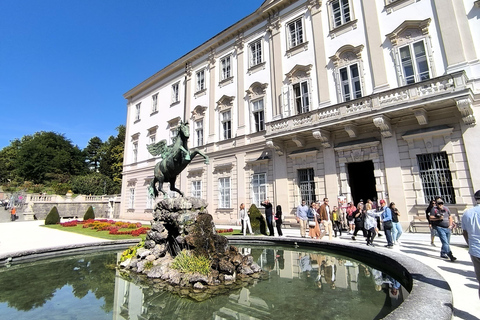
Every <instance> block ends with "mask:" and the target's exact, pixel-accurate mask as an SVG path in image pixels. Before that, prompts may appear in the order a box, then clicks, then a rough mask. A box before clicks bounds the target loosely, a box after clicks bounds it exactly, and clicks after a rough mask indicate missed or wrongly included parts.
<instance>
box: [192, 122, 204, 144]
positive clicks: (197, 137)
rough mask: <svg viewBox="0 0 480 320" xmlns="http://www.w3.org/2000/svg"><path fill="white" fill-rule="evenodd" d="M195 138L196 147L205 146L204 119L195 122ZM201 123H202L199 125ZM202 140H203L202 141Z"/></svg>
mask: <svg viewBox="0 0 480 320" xmlns="http://www.w3.org/2000/svg"><path fill="white" fill-rule="evenodd" d="M194 123H195V140H194V144H195V146H196V147H199V146H203V145H204V141H203V137H204V135H203V134H204V131H203V119H200V120H196V121H195V122H194ZM199 124H201V125H200V126H199ZM200 132H201V139H200V137H199V133H200ZM200 140H201V141H200Z"/></svg>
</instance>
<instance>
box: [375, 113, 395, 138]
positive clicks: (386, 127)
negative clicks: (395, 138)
mask: <svg viewBox="0 0 480 320" xmlns="http://www.w3.org/2000/svg"><path fill="white" fill-rule="evenodd" d="M373 124H374V125H375V126H376V127H377V128H379V129H380V133H381V134H382V136H383V137H384V138H390V137H391V136H392V135H393V133H392V126H391V125H390V121H389V120H388V119H387V118H386V117H384V116H378V117H375V118H373Z"/></svg>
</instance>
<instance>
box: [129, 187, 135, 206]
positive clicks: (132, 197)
mask: <svg viewBox="0 0 480 320" xmlns="http://www.w3.org/2000/svg"><path fill="white" fill-rule="evenodd" d="M134 206H135V188H130V194H129V197H128V209H133V208H134Z"/></svg>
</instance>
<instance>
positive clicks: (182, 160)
mask: <svg viewBox="0 0 480 320" xmlns="http://www.w3.org/2000/svg"><path fill="white" fill-rule="evenodd" d="M189 137H190V128H189V126H188V122H183V121H182V122H180V127H179V129H178V134H177V136H176V138H175V141H174V143H173V144H172V145H169V146H167V140H162V141H160V142H158V143H153V144H150V145H147V149H148V151H149V152H150V154H152V155H153V156H158V155H161V156H162V161H160V162H159V163H157V164H156V165H155V169H154V171H153V172H154V178H153V180H152V182H150V186H149V188H148V190H149V194H150V196H152V197H155V198H156V197H157V196H158V194H159V193H158V192H159V191H160V192H161V193H163V197H164V198H165V197H166V196H167V193H166V192H165V191H163V190H162V186H163V183H164V182H169V183H170V190H171V191H176V192H178V193H179V194H180V195H181V196H182V197H183V196H184V195H183V192H182V191H180V190H179V189H177V188H175V181H176V180H177V176H178V175H179V174H180V172H182V171H183V169H185V167H186V166H187V165H188V164H189V163H190V162H191V161H192V159H193V158H195V156H196V155H197V154H199V155H201V156H202V157H203V158H204V159H205V164H208V157H207V155H205V154H204V153H203V152H201V151H200V150H194V151H192V152H190V150H188V138H189ZM156 183H158V190H157V188H156V187H155V184H156Z"/></svg>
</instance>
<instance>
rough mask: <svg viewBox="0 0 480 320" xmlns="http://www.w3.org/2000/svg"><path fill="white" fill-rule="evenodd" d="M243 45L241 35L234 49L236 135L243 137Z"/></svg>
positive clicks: (243, 41)
mask: <svg viewBox="0 0 480 320" xmlns="http://www.w3.org/2000/svg"><path fill="white" fill-rule="evenodd" d="M244 44H245V40H244V39H243V35H239V36H238V37H237V41H236V42H235V49H236V52H237V94H238V99H237V107H238V110H237V115H238V117H237V120H238V123H237V135H238V136H243V135H244V134H245V97H244V96H241V95H244V94H245V88H244V78H243V75H244V74H245V70H244V69H245V66H244V62H243V60H244V59H243V54H244Z"/></svg>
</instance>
